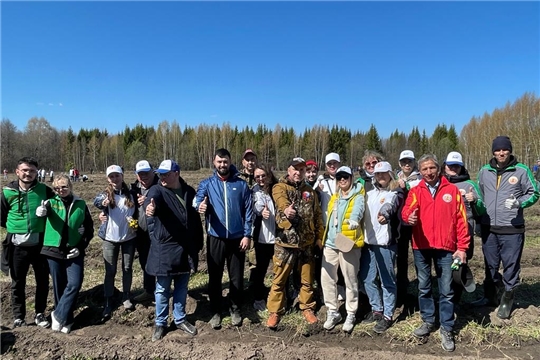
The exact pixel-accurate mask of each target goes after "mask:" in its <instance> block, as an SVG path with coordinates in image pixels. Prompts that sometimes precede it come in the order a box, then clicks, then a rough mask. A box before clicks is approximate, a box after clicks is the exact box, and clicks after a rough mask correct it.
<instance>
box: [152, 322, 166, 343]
mask: <svg viewBox="0 0 540 360" xmlns="http://www.w3.org/2000/svg"><path fill="white" fill-rule="evenodd" d="M164 335H165V326H156V327H155V328H154V333H153V334H152V342H154V341H158V340H161V339H163V336H164Z"/></svg>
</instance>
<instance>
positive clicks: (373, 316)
mask: <svg viewBox="0 0 540 360" xmlns="http://www.w3.org/2000/svg"><path fill="white" fill-rule="evenodd" d="M382 318H383V314H382V313H380V312H378V311H372V312H369V313H367V314H366V316H365V317H364V319H363V320H362V324H371V323H374V322H376V321H379V320H381V319H382Z"/></svg>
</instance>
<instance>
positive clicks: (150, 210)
mask: <svg viewBox="0 0 540 360" xmlns="http://www.w3.org/2000/svg"><path fill="white" fill-rule="evenodd" d="M155 212H156V203H155V202H154V198H151V199H150V204H148V205H146V211H145V212H144V213H145V214H146V216H154V214H155Z"/></svg>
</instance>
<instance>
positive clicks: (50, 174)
mask: <svg viewBox="0 0 540 360" xmlns="http://www.w3.org/2000/svg"><path fill="white" fill-rule="evenodd" d="M49 177H50V182H53V180H54V171H53V170H52V169H50V171H49Z"/></svg>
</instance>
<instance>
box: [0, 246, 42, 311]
mask: <svg viewBox="0 0 540 360" xmlns="http://www.w3.org/2000/svg"><path fill="white" fill-rule="evenodd" d="M9 251H10V261H9V274H10V275H11V308H12V311H13V319H22V320H24V319H25V318H26V276H27V275H28V270H29V269H30V266H32V268H33V269H34V277H35V279H36V297H35V304H34V306H35V310H36V314H39V313H44V312H45V308H46V307H47V296H48V295H49V264H48V263H47V259H46V258H45V256H42V255H41V254H40V252H41V245H36V246H28V247H24V246H15V245H13V244H10V245H9Z"/></svg>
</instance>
